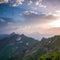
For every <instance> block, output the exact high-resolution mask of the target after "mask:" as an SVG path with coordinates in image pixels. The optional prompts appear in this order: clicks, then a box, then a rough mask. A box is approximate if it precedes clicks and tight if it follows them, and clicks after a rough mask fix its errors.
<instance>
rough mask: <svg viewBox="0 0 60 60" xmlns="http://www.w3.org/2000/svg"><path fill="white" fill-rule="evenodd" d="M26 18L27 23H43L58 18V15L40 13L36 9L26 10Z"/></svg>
mask: <svg viewBox="0 0 60 60" xmlns="http://www.w3.org/2000/svg"><path fill="white" fill-rule="evenodd" d="M24 18H25V21H24V22H26V23H42V22H48V21H52V20H56V19H57V17H56V16H53V15H46V14H40V15H39V14H38V13H37V12H35V11H25V12H24Z"/></svg>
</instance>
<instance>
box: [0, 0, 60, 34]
mask: <svg viewBox="0 0 60 60" xmlns="http://www.w3.org/2000/svg"><path fill="white" fill-rule="evenodd" d="M12 32H16V33H19V34H21V33H23V34H33V33H34V34H35V33H38V34H46V35H49V34H51V35H59V34H60V0H0V34H10V33H12Z"/></svg>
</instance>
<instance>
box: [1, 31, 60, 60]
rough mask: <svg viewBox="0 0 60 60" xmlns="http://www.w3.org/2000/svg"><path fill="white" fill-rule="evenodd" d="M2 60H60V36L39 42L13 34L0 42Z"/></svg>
mask: <svg viewBox="0 0 60 60" xmlns="http://www.w3.org/2000/svg"><path fill="white" fill-rule="evenodd" d="M0 60H60V35H57V36H53V37H50V38H42V39H41V40H40V41H39V40H36V39H34V38H31V37H28V36H25V35H24V34H21V35H19V34H15V33H14V32H13V33H12V34H10V35H8V36H7V37H5V38H3V39H1V40H0Z"/></svg>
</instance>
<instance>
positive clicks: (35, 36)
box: [27, 32, 54, 41]
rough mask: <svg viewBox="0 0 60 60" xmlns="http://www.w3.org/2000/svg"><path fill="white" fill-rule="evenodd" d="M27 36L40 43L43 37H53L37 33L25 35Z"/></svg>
mask: <svg viewBox="0 0 60 60" xmlns="http://www.w3.org/2000/svg"><path fill="white" fill-rule="evenodd" d="M27 36H30V37H33V38H35V39H38V40H39V41H40V40H41V39H42V38H43V37H44V38H50V37H52V36H54V35H52V34H40V33H38V32H34V33H31V34H27Z"/></svg>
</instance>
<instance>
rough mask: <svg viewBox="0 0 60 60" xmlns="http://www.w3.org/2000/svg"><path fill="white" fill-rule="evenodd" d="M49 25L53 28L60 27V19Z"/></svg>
mask: <svg viewBox="0 0 60 60" xmlns="http://www.w3.org/2000/svg"><path fill="white" fill-rule="evenodd" d="M49 25H50V26H51V27H60V18H59V19H57V20H55V21H53V22H51V23H49Z"/></svg>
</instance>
